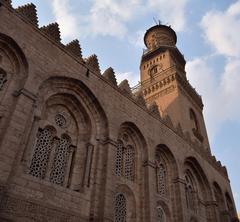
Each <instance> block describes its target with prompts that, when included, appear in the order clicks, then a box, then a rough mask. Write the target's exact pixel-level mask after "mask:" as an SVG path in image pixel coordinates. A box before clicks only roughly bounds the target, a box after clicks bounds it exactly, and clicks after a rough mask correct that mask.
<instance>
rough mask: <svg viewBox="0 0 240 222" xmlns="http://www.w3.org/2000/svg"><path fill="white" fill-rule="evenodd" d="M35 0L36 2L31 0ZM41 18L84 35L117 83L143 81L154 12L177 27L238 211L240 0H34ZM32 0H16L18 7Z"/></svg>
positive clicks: (86, 49) (86, 48) (67, 37)
mask: <svg viewBox="0 0 240 222" xmlns="http://www.w3.org/2000/svg"><path fill="white" fill-rule="evenodd" d="M30 1H31V0H30ZM31 2H33V3H34V4H35V5H36V6H37V8H38V17H39V24H40V26H42V25H47V24H48V23H51V22H55V21H57V22H58V23H59V24H60V28H61V33H62V41H63V42H64V43H67V42H70V41H71V40H73V39H76V38H78V39H79V40H80V43H81V47H82V51H83V56H84V57H87V56H89V55H91V54H97V56H98V58H99V62H100V65H101V69H102V71H104V70H105V69H106V68H108V67H109V66H111V67H113V68H114V70H115V72H116V74H117V78H118V81H121V80H123V79H125V78H127V79H128V80H129V82H130V84H131V86H134V85H136V84H137V83H138V80H139V62H140V57H141V55H142V49H143V48H144V46H143V41H142V38H143V34H144V32H145V30H146V29H148V28H149V27H150V26H152V25H154V24H155V23H154V21H153V17H155V18H156V19H157V20H158V19H159V20H161V21H162V23H163V24H169V25H171V26H172V27H173V28H174V29H175V30H176V32H177V35H178V43H177V46H178V48H179V49H180V50H181V52H182V53H183V54H184V56H185V58H186V60H187V61H188V62H187V66H186V70H187V76H188V79H189V80H190V82H191V83H192V85H193V86H194V87H195V88H196V89H197V91H198V92H199V93H200V94H201V95H202V97H203V101H204V104H205V107H204V116H205V121H206V125H207V130H208V133H209V140H210V144H211V149H212V153H213V154H214V155H216V157H217V159H219V160H221V162H222V164H224V165H226V166H227V168H228V173H229V177H230V180H231V185H232V189H233V193H234V196H235V201H236V205H237V209H238V211H239V212H240V179H239V172H240V161H239V156H240V38H239V34H240V0H238V1H236V0H211V1H209V0H201V1H199V0H178V1H176V0H41V1H40V0H32V1H31ZM26 3H29V1H25V0H13V5H14V7H17V6H20V5H23V4H26Z"/></svg>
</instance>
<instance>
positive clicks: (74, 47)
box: [65, 39, 82, 58]
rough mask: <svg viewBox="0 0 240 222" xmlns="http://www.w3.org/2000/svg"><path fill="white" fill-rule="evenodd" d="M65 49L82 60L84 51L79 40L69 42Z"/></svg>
mask: <svg viewBox="0 0 240 222" xmlns="http://www.w3.org/2000/svg"><path fill="white" fill-rule="evenodd" d="M65 47H66V49H67V50H68V51H69V52H70V53H71V54H73V55H74V56H77V57H80V58H82V49H81V47H80V44H79V41H78V40H77V39H75V40H73V41H71V42H69V43H68V44H67V45H66V46H65Z"/></svg>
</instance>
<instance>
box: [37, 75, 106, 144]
mask: <svg viewBox="0 0 240 222" xmlns="http://www.w3.org/2000/svg"><path fill="white" fill-rule="evenodd" d="M38 94H39V96H40V98H39V100H40V101H46V100H47V99H48V98H49V97H50V96H53V95H57V94H69V95H71V96H74V97H75V98H76V99H77V100H78V101H80V102H81V105H82V107H83V108H84V109H85V110H86V111H87V114H88V116H89V118H90V120H91V122H92V125H93V126H92V127H93V130H94V131H95V136H96V137H97V138H99V139H100V138H101V139H102V140H105V139H106V138H107V137H108V135H109V130H108V120H107V116H106V114H105V111H104V109H103V108H102V106H101V104H100V102H99V101H98V99H97V98H96V96H95V95H94V94H93V93H92V92H91V90H90V89H89V88H88V87H87V86H86V85H85V84H84V83H83V82H82V81H80V80H76V79H73V78H69V77H57V76H55V77H50V78H49V79H47V80H45V81H44V82H43V83H42V85H41V86H40V87H39V93H38Z"/></svg>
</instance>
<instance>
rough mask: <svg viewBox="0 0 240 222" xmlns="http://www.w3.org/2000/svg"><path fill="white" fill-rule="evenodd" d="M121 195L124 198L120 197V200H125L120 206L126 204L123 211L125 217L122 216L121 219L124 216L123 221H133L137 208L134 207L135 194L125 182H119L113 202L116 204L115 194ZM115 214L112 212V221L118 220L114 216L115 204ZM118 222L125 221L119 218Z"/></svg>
mask: <svg viewBox="0 0 240 222" xmlns="http://www.w3.org/2000/svg"><path fill="white" fill-rule="evenodd" d="M119 195H121V196H123V197H124V198H121V199H122V200H124V201H125V203H123V204H122V205H121V206H123V205H124V204H125V206H126V212H123V213H125V217H124V216H122V217H121V219H123V218H125V219H126V220H125V221H135V220H136V218H137V208H136V206H137V205H136V199H135V195H134V192H133V191H132V189H131V188H130V187H129V186H128V185H125V184H121V185H118V186H117V188H116V191H115V204H116V197H117V196H119ZM114 210H115V214H114V217H115V218H114V221H116V222H117V221H118V220H117V218H116V216H117V214H116V205H115V209H114ZM119 221H120V222H125V221H124V220H119Z"/></svg>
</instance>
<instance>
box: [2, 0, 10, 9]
mask: <svg viewBox="0 0 240 222" xmlns="http://www.w3.org/2000/svg"><path fill="white" fill-rule="evenodd" d="M0 3H3V4H4V5H6V6H8V7H10V8H12V0H0Z"/></svg>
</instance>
